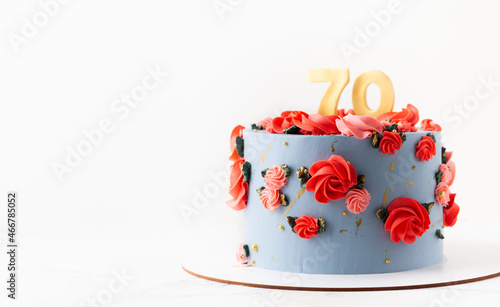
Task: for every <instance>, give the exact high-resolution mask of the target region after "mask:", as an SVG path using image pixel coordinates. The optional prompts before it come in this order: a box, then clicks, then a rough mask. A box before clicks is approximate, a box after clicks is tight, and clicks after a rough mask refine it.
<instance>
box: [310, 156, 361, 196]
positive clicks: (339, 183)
mask: <svg viewBox="0 0 500 307" xmlns="http://www.w3.org/2000/svg"><path fill="white" fill-rule="evenodd" d="M309 173H310V174H311V178H310V179H309V181H307V184H306V189H307V191H309V192H313V191H314V198H315V199H316V200H317V201H318V202H320V203H325V204H326V203H327V202H328V201H329V200H337V199H341V198H343V197H344V196H345V193H347V191H349V189H350V188H351V187H352V186H353V185H355V184H356V183H357V174H356V170H355V169H354V166H352V164H350V163H348V162H346V160H344V158H342V157H341V156H337V155H332V156H331V157H330V158H329V159H328V160H323V161H318V162H316V163H314V164H313V165H312V166H311V168H310V169H309Z"/></svg>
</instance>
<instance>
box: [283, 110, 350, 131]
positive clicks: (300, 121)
mask: <svg viewBox="0 0 500 307" xmlns="http://www.w3.org/2000/svg"><path fill="white" fill-rule="evenodd" d="M338 118H339V116H337V115H331V116H325V115H321V114H311V115H309V116H300V117H296V118H295V119H294V121H293V122H294V124H295V125H296V126H297V127H299V128H300V129H301V130H302V131H304V132H306V133H307V134H313V135H322V134H339V133H340V131H339V129H337V124H336V123H335V120H336V119H338Z"/></svg>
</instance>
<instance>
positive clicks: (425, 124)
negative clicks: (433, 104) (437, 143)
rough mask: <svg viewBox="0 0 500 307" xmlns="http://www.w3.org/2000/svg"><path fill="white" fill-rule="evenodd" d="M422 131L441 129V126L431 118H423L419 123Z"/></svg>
mask: <svg viewBox="0 0 500 307" xmlns="http://www.w3.org/2000/svg"><path fill="white" fill-rule="evenodd" d="M420 125H421V126H422V127H421V129H422V130H424V131H441V126H439V125H438V124H436V123H435V122H433V121H432V119H423V120H422V122H421V123H420Z"/></svg>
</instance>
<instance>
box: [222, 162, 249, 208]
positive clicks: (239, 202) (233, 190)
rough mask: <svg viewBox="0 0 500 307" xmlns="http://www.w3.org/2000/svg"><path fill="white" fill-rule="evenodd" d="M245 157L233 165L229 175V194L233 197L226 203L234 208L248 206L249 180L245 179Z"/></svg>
mask: <svg viewBox="0 0 500 307" xmlns="http://www.w3.org/2000/svg"><path fill="white" fill-rule="evenodd" d="M244 163H245V159H243V158H239V159H238V160H236V161H234V163H233V165H232V166H231V175H230V177H229V195H231V197H232V199H231V200H228V201H227V202H226V204H227V205H228V206H229V207H231V208H233V209H234V210H241V209H244V208H246V206H247V199H248V198H247V191H248V182H246V181H243V172H242V170H241V167H242V166H243V164H244Z"/></svg>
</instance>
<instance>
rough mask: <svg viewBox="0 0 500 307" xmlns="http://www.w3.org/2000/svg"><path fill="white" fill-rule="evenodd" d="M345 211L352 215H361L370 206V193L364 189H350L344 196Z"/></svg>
mask: <svg viewBox="0 0 500 307" xmlns="http://www.w3.org/2000/svg"><path fill="white" fill-rule="evenodd" d="M345 198H346V199H345V202H346V204H347V209H348V210H349V211H351V212H352V213H354V214H358V213H361V212H363V211H365V210H366V208H367V207H368V204H370V198H371V196H370V193H368V191H367V190H366V189H351V190H350V191H349V192H347V194H346V196H345Z"/></svg>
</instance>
